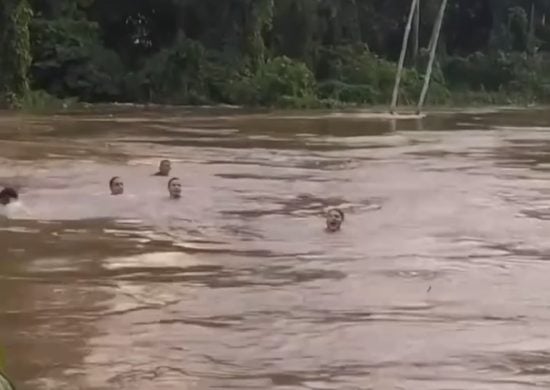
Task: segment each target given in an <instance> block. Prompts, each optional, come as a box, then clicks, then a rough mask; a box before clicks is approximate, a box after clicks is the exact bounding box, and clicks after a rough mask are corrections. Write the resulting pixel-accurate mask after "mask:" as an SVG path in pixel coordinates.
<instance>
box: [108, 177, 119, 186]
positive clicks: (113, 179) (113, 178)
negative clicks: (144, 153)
mask: <svg viewBox="0 0 550 390" xmlns="http://www.w3.org/2000/svg"><path fill="white" fill-rule="evenodd" d="M116 179H120V176H113V177H111V180H109V188H111V187H112V186H113V182H114V181H115V180H116Z"/></svg>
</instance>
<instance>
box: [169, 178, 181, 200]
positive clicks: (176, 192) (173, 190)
mask: <svg viewBox="0 0 550 390" xmlns="http://www.w3.org/2000/svg"><path fill="white" fill-rule="evenodd" d="M168 192H169V193H170V198H172V199H178V198H179V197H181V182H180V181H179V180H177V179H176V180H172V181H171V182H170V184H169V185H168Z"/></svg>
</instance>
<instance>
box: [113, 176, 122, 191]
mask: <svg viewBox="0 0 550 390" xmlns="http://www.w3.org/2000/svg"><path fill="white" fill-rule="evenodd" d="M122 193H124V183H123V182H122V179H121V178H119V177H117V178H116V179H115V180H113V182H112V183H111V195H121V194H122Z"/></svg>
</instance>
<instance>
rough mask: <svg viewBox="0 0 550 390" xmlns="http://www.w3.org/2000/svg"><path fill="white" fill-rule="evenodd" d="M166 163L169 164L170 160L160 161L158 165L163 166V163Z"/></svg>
mask: <svg viewBox="0 0 550 390" xmlns="http://www.w3.org/2000/svg"><path fill="white" fill-rule="evenodd" d="M166 162H167V163H169V162H170V160H161V161H160V165H162V164H164V163H166Z"/></svg>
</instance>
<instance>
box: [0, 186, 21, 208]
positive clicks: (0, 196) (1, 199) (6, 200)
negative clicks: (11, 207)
mask: <svg viewBox="0 0 550 390" xmlns="http://www.w3.org/2000/svg"><path fill="white" fill-rule="evenodd" d="M18 199H19V194H18V193H17V191H16V190H15V189H13V188H11V187H6V188H4V189H3V190H2V191H0V204H2V205H4V206H7V205H8V204H10V203H13V202H16V201H17V200H18Z"/></svg>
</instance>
